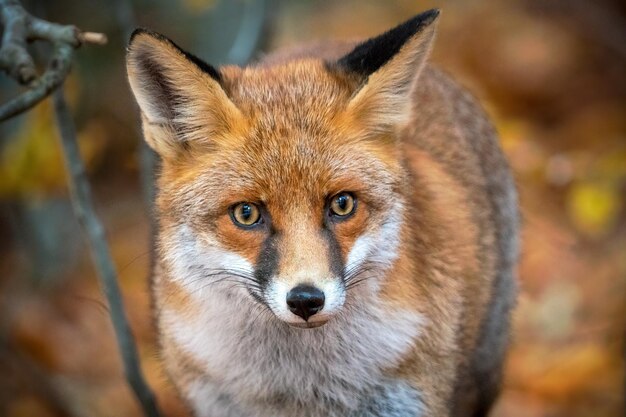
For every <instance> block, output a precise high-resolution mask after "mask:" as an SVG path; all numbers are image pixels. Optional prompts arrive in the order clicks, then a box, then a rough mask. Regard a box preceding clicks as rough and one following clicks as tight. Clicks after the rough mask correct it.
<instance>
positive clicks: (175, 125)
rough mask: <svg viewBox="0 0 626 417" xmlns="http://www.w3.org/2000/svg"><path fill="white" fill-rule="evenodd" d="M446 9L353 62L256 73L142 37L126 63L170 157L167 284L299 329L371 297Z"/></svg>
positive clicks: (140, 33)
mask: <svg viewBox="0 0 626 417" xmlns="http://www.w3.org/2000/svg"><path fill="white" fill-rule="evenodd" d="M437 15H438V11H436V10H433V11H429V12H426V13H423V14H420V15H418V16H416V17H414V18H413V19H411V20H409V21H407V22H405V23H403V24H401V25H400V26H398V27H396V28H394V29H392V30H390V31H388V32H386V33H384V34H382V35H380V36H378V37H375V38H373V39H370V40H368V41H366V42H364V43H361V44H359V45H357V46H356V47H355V48H354V49H353V50H352V51H351V52H349V53H347V54H346V55H344V56H343V57H341V58H340V59H336V60H332V61H324V60H321V59H313V58H310V59H309V58H305V59H299V60H294V61H290V62H287V63H283V64H279V65H273V66H263V65H259V66H252V67H246V68H239V67H234V66H227V67H222V68H220V69H215V68H213V67H211V66H210V65H208V64H206V63H204V62H202V61H201V60H200V59H198V58H196V57H195V56H193V55H191V54H189V53H187V52H185V51H183V50H182V49H180V48H179V47H178V46H176V45H175V44H174V43H173V42H171V41H170V40H168V39H167V38H165V37H163V36H161V35H158V34H155V33H152V32H149V31H146V30H137V31H135V33H134V34H133V36H132V38H131V41H130V44H129V47H128V54H127V69H128V76H129V80H130V85H131V88H132V91H133V93H134V95H135V98H136V100H137V102H138V104H139V107H140V109H141V116H142V121H143V131H144V136H145V140H146V141H147V143H148V144H149V145H150V146H151V147H152V148H153V149H154V150H155V151H156V152H157V153H158V154H159V156H160V158H161V161H162V164H161V172H160V175H159V180H158V190H159V191H158V198H157V214H158V217H159V235H158V245H157V256H158V258H159V261H158V264H159V267H160V268H162V269H163V270H164V272H165V274H163V275H164V276H167V277H168V278H165V279H167V280H168V281H169V282H168V285H175V286H176V288H177V289H178V290H179V291H183V292H186V293H188V294H191V295H193V296H194V297H199V298H200V299H201V300H202V299H206V300H207V302H210V295H209V294H210V292H211V291H230V292H231V293H232V292H234V293H236V294H237V297H238V298H237V300H238V301H237V302H249V303H260V304H261V305H263V306H265V307H268V308H269V309H270V310H271V312H272V313H273V315H272V316H271V317H276V318H278V319H279V320H282V321H284V322H286V323H289V324H291V325H293V326H298V327H316V326H319V325H322V324H324V323H326V322H327V321H328V320H329V319H331V318H332V317H333V316H334V315H336V314H341V313H342V311H346V310H347V307H348V306H347V304H348V303H350V302H353V303H354V305H356V306H358V302H359V300H358V297H359V296H358V295H357V292H356V290H355V288H356V287H357V286H358V284H359V283H365V284H367V285H368V286H364V287H366V288H368V291H376V285H377V284H376V280H377V279H384V275H385V274H384V273H385V271H386V270H388V269H389V268H390V267H391V266H392V265H393V264H394V262H395V261H396V258H397V253H398V246H399V244H400V241H401V239H402V236H401V233H402V226H403V224H404V222H405V216H406V212H407V210H410V207H407V195H408V193H409V191H408V190H409V189H410V187H408V185H407V183H408V178H407V173H406V170H405V167H404V163H403V155H402V151H401V147H400V140H401V137H400V136H401V135H400V134H399V133H400V132H401V130H402V128H403V127H404V126H405V125H406V123H407V122H408V120H409V117H410V114H411V110H412V109H411V92H412V91H413V86H414V84H415V83H416V82H417V80H418V78H419V75H420V71H421V69H422V68H423V66H424V62H425V60H426V58H427V55H428V53H429V50H430V46H431V43H432V39H433V34H434V30H435V25H434V24H433V22H435V20H436V18H437ZM366 278H367V280H366ZM370 278H372V279H370ZM352 298H354V300H353V301H351V300H352Z"/></svg>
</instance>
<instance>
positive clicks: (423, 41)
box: [333, 9, 439, 132]
mask: <svg viewBox="0 0 626 417" xmlns="http://www.w3.org/2000/svg"><path fill="white" fill-rule="evenodd" d="M438 16H439V10H437V9H433V10H429V11H427V12H424V13H421V14H419V15H417V16H415V17H413V18H412V19H410V20H408V21H406V22H405V23H403V24H401V25H399V26H397V27H395V28H393V29H391V30H390V31H388V32H385V33H383V34H382V35H380V36H377V37H375V38H372V39H369V40H367V41H365V42H363V43H361V44H360V45H358V46H357V47H356V48H355V49H354V50H352V52H350V53H349V54H347V55H345V56H344V57H342V58H341V59H339V60H338V61H337V62H336V63H335V65H333V66H334V67H336V68H338V69H339V70H342V71H346V72H348V73H350V74H353V75H355V76H356V77H358V78H360V79H361V84H360V86H359V88H358V91H356V92H355V93H354V96H353V97H352V99H351V100H350V102H349V104H348V109H347V110H348V114H349V115H350V117H353V118H356V119H358V120H359V121H360V122H361V123H362V125H364V126H366V127H367V129H368V130H370V131H372V130H373V131H381V132H386V131H388V130H389V129H390V128H391V129H395V128H396V127H397V126H399V125H402V124H403V123H405V122H407V121H408V117H409V115H410V106H411V100H410V94H411V91H412V90H413V85H414V83H415V82H416V80H417V78H418V77H419V75H420V72H421V70H422V68H423V67H424V63H425V61H426V58H427V57H428V55H429V52H430V49H431V45H432V41H433V38H434V34H435V27H436V20H437V17H438Z"/></svg>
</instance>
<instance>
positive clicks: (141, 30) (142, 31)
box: [128, 27, 172, 46]
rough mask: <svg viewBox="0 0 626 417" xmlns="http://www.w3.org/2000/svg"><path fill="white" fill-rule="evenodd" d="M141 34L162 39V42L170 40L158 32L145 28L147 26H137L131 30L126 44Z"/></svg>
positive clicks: (129, 43)
mask: <svg viewBox="0 0 626 417" xmlns="http://www.w3.org/2000/svg"><path fill="white" fill-rule="evenodd" d="M141 35H147V36H150V37H151V38H156V39H158V40H160V41H164V42H169V43H171V42H172V41H171V40H169V39H168V38H167V37H165V36H163V35H161V34H160V33H158V32H155V31H153V30H150V29H147V28H141V27H139V28H136V29H135V30H133V33H131V35H130V39H129V40H128V46H130V45H131V44H132V43H133V42H134V41H135V39H136V38H137V37H138V36H141Z"/></svg>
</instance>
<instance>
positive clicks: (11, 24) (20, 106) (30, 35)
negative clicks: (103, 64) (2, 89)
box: [0, 0, 107, 121]
mask: <svg viewBox="0 0 626 417" xmlns="http://www.w3.org/2000/svg"><path fill="white" fill-rule="evenodd" d="M0 23H2V25H3V27H4V32H3V36H2V46H0V70H2V71H4V72H6V73H7V75H9V76H10V77H12V78H14V79H15V80H16V81H17V82H18V83H20V84H23V85H27V86H28V87H29V89H28V90H27V91H25V92H24V93H23V94H22V95H20V96H18V97H16V98H14V99H12V100H10V101H9V102H8V103H5V104H4V105H2V106H0V121H3V120H6V119H8V118H10V117H13V116H15V115H17V114H19V113H22V112H24V111H26V110H28V109H30V108H31V107H33V106H34V105H35V104H37V103H39V102H40V101H41V100H43V99H44V98H45V97H47V96H48V95H49V94H50V93H51V92H52V91H54V90H55V89H56V88H57V87H59V86H60V85H61V84H62V83H63V80H65V77H67V74H68V73H69V70H70V67H71V64H72V56H73V52H74V49H75V48H78V47H79V46H80V45H81V44H83V43H93V44H98V45H102V44H105V43H106V41H107V38H106V36H105V35H104V34H102V33H93V32H81V31H80V30H79V29H78V28H76V27H75V26H71V25H59V24H57V23H50V22H47V21H45V20H42V19H39V18H37V17H34V16H32V15H30V14H29V13H28V12H27V11H26V10H24V8H23V7H22V6H21V5H20V3H19V1H18V0H0ZM35 40H45V41H48V42H50V43H51V44H52V46H53V48H54V52H53V54H52V58H51V59H50V62H49V63H48V66H47V68H46V71H45V73H44V74H43V75H42V76H41V77H40V78H37V69H36V67H35V62H34V61H33V58H32V57H31V55H30V54H29V52H28V50H27V48H26V46H27V44H28V43H29V42H32V41H35Z"/></svg>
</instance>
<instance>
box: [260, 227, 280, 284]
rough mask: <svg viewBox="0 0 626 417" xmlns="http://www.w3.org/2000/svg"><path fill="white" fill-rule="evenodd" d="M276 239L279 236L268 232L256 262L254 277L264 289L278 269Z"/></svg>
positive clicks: (271, 231)
mask: <svg viewBox="0 0 626 417" xmlns="http://www.w3.org/2000/svg"><path fill="white" fill-rule="evenodd" d="M278 239H279V234H278V233H277V232H276V231H274V230H270V234H269V236H268V237H267V238H266V239H265V241H264V242H263V246H262V247H261V251H260V252H259V257H258V258H257V261H256V268H255V269H254V277H255V278H256V280H257V282H258V283H259V285H260V286H261V287H262V288H264V289H265V287H266V286H267V284H268V283H269V282H270V280H271V278H272V276H273V275H274V274H275V273H276V270H277V269H278V261H279V254H278Z"/></svg>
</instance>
